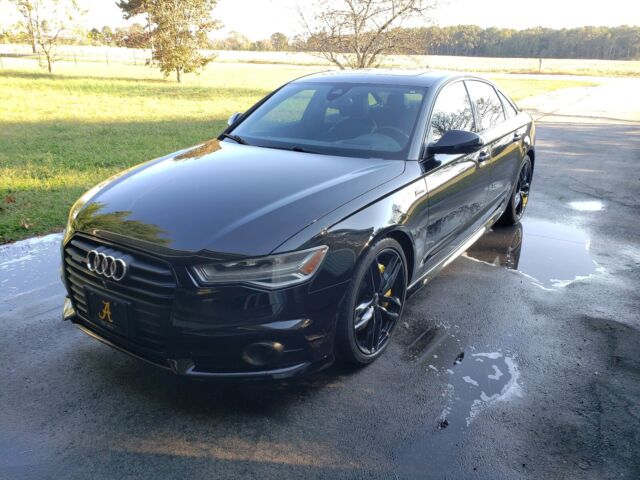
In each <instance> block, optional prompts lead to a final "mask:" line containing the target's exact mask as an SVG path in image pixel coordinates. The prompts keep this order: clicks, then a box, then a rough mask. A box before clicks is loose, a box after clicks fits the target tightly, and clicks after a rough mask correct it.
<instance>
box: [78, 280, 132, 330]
mask: <svg viewBox="0 0 640 480" xmlns="http://www.w3.org/2000/svg"><path fill="white" fill-rule="evenodd" d="M87 298H88V300H89V315H90V317H91V321H92V322H93V323H95V324H96V325H99V326H101V327H104V328H108V329H109V330H112V331H114V332H116V333H119V334H120V335H127V334H128V333H129V319H128V313H129V303H128V302H124V301H122V300H118V299H117V298H114V297H112V296H110V295H107V294H104V293H102V292H97V291H94V290H90V289H87Z"/></svg>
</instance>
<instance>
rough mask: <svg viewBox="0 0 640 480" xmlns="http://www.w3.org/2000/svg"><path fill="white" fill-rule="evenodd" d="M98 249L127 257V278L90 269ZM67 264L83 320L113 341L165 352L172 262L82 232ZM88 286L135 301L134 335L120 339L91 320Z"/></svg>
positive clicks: (68, 248)
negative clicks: (89, 256) (89, 261)
mask: <svg viewBox="0 0 640 480" xmlns="http://www.w3.org/2000/svg"><path fill="white" fill-rule="evenodd" d="M94 249H95V250H98V251H102V252H104V253H105V254H107V255H113V256H115V257H123V256H126V258H127V263H128V266H129V270H128V272H127V275H126V276H125V278H123V279H122V280H121V281H119V282H116V281H113V280H109V279H107V278H105V277H103V276H100V275H98V274H96V273H94V272H91V271H89V269H88V268H87V265H86V258H87V254H88V253H89V252H90V251H91V250H94ZM64 264H65V276H66V279H67V283H68V286H69V289H70V292H69V293H70V295H71V301H72V302H73V306H74V308H75V309H76V312H77V313H78V316H79V319H80V320H81V321H82V322H83V323H85V324H86V326H87V327H88V328H90V329H92V330H94V331H96V332H97V333H99V334H100V335H102V336H104V337H107V338H108V339H110V340H113V341H118V340H123V341H125V342H126V343H133V344H135V345H136V346H139V347H142V349H144V350H149V351H152V352H157V353H161V352H164V351H165V349H166V338H167V332H168V328H169V321H170V316H171V309H172V306H173V300H174V296H175V290H176V280H175V276H174V274H173V271H172V270H171V267H170V266H169V265H168V264H166V263H165V262H163V261H162V260H159V259H157V258H155V257H152V256H149V255H146V254H144V253H140V252H138V251H133V250H130V249H127V248H123V247H120V246H119V245H110V244H106V243H103V242H100V241H97V240H94V239H92V238H88V237H84V236H79V235H76V236H75V237H73V238H72V239H71V241H70V242H69V243H68V244H67V246H66V247H65V250H64ZM87 287H90V288H93V289H95V290H98V291H105V292H107V294H111V295H113V296H115V297H120V298H121V299H124V300H126V301H127V302H129V303H130V304H131V307H132V309H131V317H132V318H130V319H129V321H130V322H131V325H130V327H132V328H131V336H130V337H128V338H124V337H121V338H119V337H120V336H119V335H118V334H117V333H114V332H112V331H110V330H108V329H105V328H102V327H101V326H100V325H97V324H95V323H93V322H92V321H91V319H90V317H89V311H88V303H87V295H86V288H87Z"/></svg>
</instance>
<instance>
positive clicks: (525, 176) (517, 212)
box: [497, 155, 533, 225]
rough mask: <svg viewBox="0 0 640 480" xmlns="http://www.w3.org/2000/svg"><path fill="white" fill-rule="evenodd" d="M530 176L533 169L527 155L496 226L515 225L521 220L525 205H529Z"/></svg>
mask: <svg viewBox="0 0 640 480" xmlns="http://www.w3.org/2000/svg"><path fill="white" fill-rule="evenodd" d="M532 176H533V167H532V164H531V159H530V158H529V156H528V155H525V157H524V159H523V160H522V164H521V165H520V169H519V170H518V176H517V178H516V182H515V185H514V186H513V191H512V192H511V197H510V198H509V203H508V204H507V208H506V210H505V211H504V213H503V214H502V216H501V217H500V218H499V219H498V222H497V224H498V225H516V224H517V223H519V222H520V220H522V217H523V216H524V212H525V210H526V208H527V204H528V203H529V193H530V190H531V180H532Z"/></svg>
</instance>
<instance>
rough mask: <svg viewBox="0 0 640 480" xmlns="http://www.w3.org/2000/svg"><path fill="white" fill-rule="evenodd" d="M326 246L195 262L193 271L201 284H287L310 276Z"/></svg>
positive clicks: (268, 286)
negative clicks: (258, 255)
mask: <svg viewBox="0 0 640 480" xmlns="http://www.w3.org/2000/svg"><path fill="white" fill-rule="evenodd" d="M328 250H329V247H326V246H324V245H323V246H321V247H316V248H311V249H309V250H302V251H299V252H291V253H283V254H280V255H270V256H267V257H260V258H249V259H244V260H237V261H233V262H221V263H208V264H205V265H196V266H194V267H193V273H194V274H195V275H196V277H197V279H198V281H199V282H200V283H202V284H203V285H220V284H233V283H248V284H252V285H257V286H260V287H266V288H282V287H289V286H291V285H297V284H299V283H302V282H305V281H306V280H308V279H310V278H311V277H312V276H313V274H314V273H316V271H317V270H318V268H319V267H320V264H322V260H324V257H325V255H326V254H327V251H328Z"/></svg>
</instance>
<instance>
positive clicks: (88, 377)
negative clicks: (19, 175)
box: [0, 80, 640, 479]
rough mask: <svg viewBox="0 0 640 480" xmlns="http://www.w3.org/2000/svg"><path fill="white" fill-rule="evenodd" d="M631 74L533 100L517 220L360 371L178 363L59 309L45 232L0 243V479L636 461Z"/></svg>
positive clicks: (450, 275) (637, 232)
mask: <svg viewBox="0 0 640 480" xmlns="http://www.w3.org/2000/svg"><path fill="white" fill-rule="evenodd" d="M639 84H640V81H638V80H617V81H613V82H611V83H608V84H606V85H604V86H601V87H596V88H591V89H575V90H571V91H566V92H564V93H563V94H562V95H555V96H554V95H551V96H549V97H548V98H538V99H534V100H532V101H531V102H529V104H530V105H532V106H534V107H536V109H537V112H536V116H538V117H541V119H540V122H539V123H538V150H537V158H536V166H535V174H534V182H533V191H532V197H531V202H530V204H529V208H528V211H527V215H526V220H525V221H524V223H523V225H522V227H521V228H512V229H496V230H495V231H493V232H492V233H489V234H488V235H486V236H485V237H484V238H483V239H481V240H480V242H479V243H478V244H477V245H476V246H474V247H473V248H472V249H471V250H470V251H469V252H467V254H466V255H465V256H463V257H461V258H460V259H458V260H456V261H455V262H454V263H452V264H451V265H450V266H449V267H448V268H447V269H446V270H444V271H443V272H442V273H441V274H440V276H439V277H438V278H437V279H435V280H434V281H433V282H432V283H431V284H429V285H428V286H427V288H425V289H423V290H422V291H420V292H419V293H417V294H416V295H415V296H414V297H413V298H412V299H411V300H410V301H409V302H408V304H407V307H406V314H405V317H404V322H403V324H402V325H400V326H399V328H398V330H397V331H396V335H395V339H394V341H393V342H392V344H391V345H390V347H389V349H388V351H387V352H386V354H385V355H384V357H383V358H381V359H380V360H379V361H377V362H376V363H375V364H373V365H371V366H369V367H368V368H365V369H362V370H352V369H347V368H345V367H341V366H334V367H332V368H330V369H329V370H326V371H324V372H322V373H320V374H318V375H316V376H315V377H312V378H309V379H306V380H304V381H300V382H296V383H291V384H273V385H270V384H234V383H227V384H207V383H198V382H191V381H186V380H184V379H179V378H175V377H173V376H172V375H171V374H168V373H165V372H163V371H158V370H156V369H155V368H153V367H151V366H147V365H146V364H143V363H141V362H138V361H136V360H134V359H131V358H129V357H127V356H125V355H123V354H121V353H118V352H116V351H112V350H111V349H109V348H108V347H105V346H102V345H101V344H99V343H97V342H95V341H94V340H92V339H90V338H88V337H86V336H85V335H84V334H82V333H81V332H79V331H78V330H76V329H75V328H73V327H72V326H71V325H69V324H63V323H62V322H61V321H60V307H61V303H62V296H63V290H62V287H61V285H60V283H59V281H58V273H57V268H58V267H57V265H58V262H59V260H58V259H59V247H58V241H59V238H58V237H56V236H54V237H45V238H43V239H39V240H38V241H35V242H28V243H21V244H18V245H14V246H11V247H0V362H1V364H2V368H1V369H0V478H2V479H27V478H29V479H41V478H65V479H76V478H77V479H86V478H92V479H102V478H125V477H126V478H185V479H191V478H194V479H195V478H226V479H231V478H243V479H245V478H247V479H248V478H259V479H266V478H306V479H310V478H332V479H333V478H348V479H352V478H384V479H414V478H421V479H422V478H436V479H444V478H464V479H466V478H471V479H473V478H479V479H521V478H522V479H524V478H535V479H540V478H553V479H562V478H568V479H572V478H576V479H578V478H579V479H608V478H629V479H631V478H634V479H635V478H640V200H639V199H640V113H639V112H640V108H638V107H639V106H638V100H637V98H638V94H637V92H638V91H640V88H639V86H640V85H639ZM629 99H632V100H629ZM634 99H635V100H634ZM633 102H635V104H634V103H633ZM634 118H635V119H636V120H637V122H636V123H634V122H632V121H631V120H633V119H634Z"/></svg>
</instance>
